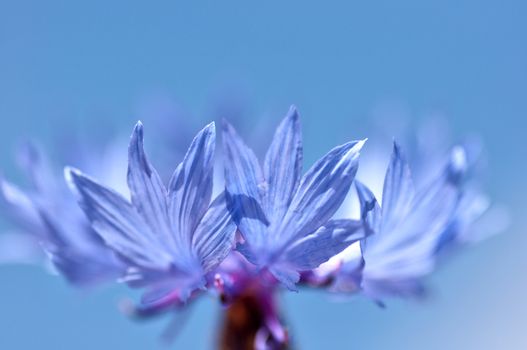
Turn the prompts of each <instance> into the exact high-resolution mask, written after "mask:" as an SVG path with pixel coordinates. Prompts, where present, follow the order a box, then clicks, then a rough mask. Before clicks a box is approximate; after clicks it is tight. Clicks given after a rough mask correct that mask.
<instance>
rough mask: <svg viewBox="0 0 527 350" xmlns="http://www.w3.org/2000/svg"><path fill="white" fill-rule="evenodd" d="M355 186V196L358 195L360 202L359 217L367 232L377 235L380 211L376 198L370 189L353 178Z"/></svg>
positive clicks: (380, 217) (380, 216)
mask: <svg viewBox="0 0 527 350" xmlns="http://www.w3.org/2000/svg"><path fill="white" fill-rule="evenodd" d="M355 188H356V189H357V196H358V197H359V202H360V215H361V219H362V221H363V222H364V224H365V225H366V230H367V231H369V233H375V234H376V235H379V234H380V229H381V227H380V225H381V220H382V213H381V208H380V207H379V203H378V202H377V199H375V196H374V195H373V193H372V191H370V189H369V188H368V187H366V185H364V184H363V183H362V182H360V181H357V180H355ZM375 237H377V236H375ZM375 237H374V239H375Z"/></svg>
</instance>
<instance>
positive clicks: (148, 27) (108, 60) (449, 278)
mask: <svg viewBox="0 0 527 350" xmlns="http://www.w3.org/2000/svg"><path fill="white" fill-rule="evenodd" d="M188 3H191V2H190V1H188V2H187V4H185V3H183V2H182V1H156V2H141V1H130V0H128V1H111V2H110V1H98V0H92V1H87V2H73V1H52V0H50V1H26V0H20V1H8V0H3V1H1V2H0V120H1V128H0V136H1V137H0V165H1V168H2V169H3V171H4V172H5V173H7V174H11V175H16V174H17V172H16V171H15V170H14V166H13V164H14V162H13V157H12V153H13V149H14V147H15V145H16V143H17V142H18V141H19V140H20V139H21V138H23V137H36V138H38V139H40V140H42V141H43V142H44V143H46V142H48V143H51V142H52V138H53V135H54V134H56V133H57V130H58V131H60V129H61V128H65V127H66V126H67V125H75V126H77V127H78V126H79V125H80V126H82V127H83V128H84V130H85V132H86V133H87V134H89V133H91V134H92V135H97V134H98V133H99V132H100V130H98V129H97V126H98V121H108V120H110V119H111V121H112V122H113V123H115V124H116V125H118V126H120V127H122V128H124V129H125V130H129V129H130V127H131V125H132V124H131V123H132V122H133V120H134V119H137V118H138V115H139V114H140V112H139V111H140V109H141V104H142V103H143V101H144V100H145V99H148V98H150V97H151V96H159V95H161V96H168V97H170V98H175V99H177V101H179V102H181V103H182V104H183V105H184V106H185V108H186V109H187V110H189V111H191V112H192V114H193V115H199V116H200V117H201V118H203V119H212V118H216V117H217V116H215V115H214V113H213V112H214V108H211V107H210V106H211V101H214V100H215V99H221V97H222V94H224V93H226V92H227V93H226V94H227V95H229V94H230V92H233V91H234V92H243V96H244V99H245V100H246V101H249V103H248V104H247V106H246V107H245V108H246V110H245V112H246V115H249V116H261V115H266V116H272V118H273V119H275V118H278V117H280V116H282V115H283V114H284V112H285V111H286V110H287V107H288V106H289V104H291V103H295V104H296V105H297V106H298V107H299V109H300V112H301V114H302V116H303V124H304V137H305V139H306V140H307V141H306V144H307V146H306V158H307V161H308V162H312V161H313V159H314V158H315V157H317V156H319V155H320V154H321V153H322V152H323V151H324V150H326V149H328V148H329V147H330V146H332V145H334V144H335V143H336V142H340V141H343V140H345V139H348V138H351V137H353V138H358V137H363V136H367V135H364V134H363V133H364V130H365V126H364V125H365V124H366V123H367V120H368V118H371V116H372V114H373V111H374V110H375V109H376V108H377V107H378V106H379V105H382V104H384V103H386V101H388V102H389V103H392V102H395V103H396V104H398V105H400V106H403V107H404V108H405V109H406V110H407V111H408V112H409V114H410V115H411V116H412V118H413V120H414V121H417V120H418V119H419V118H421V117H422V116H424V115H426V114H427V113H430V112H436V111H439V112H442V113H443V114H445V115H446V116H447V117H448V119H449V121H450V123H451V124H452V126H453V128H454V131H455V133H456V135H463V134H465V133H469V132H477V133H479V134H480V135H482V137H483V138H484V140H485V142H486V145H487V149H488V153H489V159H490V170H489V174H488V178H487V185H488V186H487V187H488V189H489V192H490V194H491V195H492V197H493V198H494V199H495V201H497V202H501V203H505V204H506V205H507V206H508V207H509V209H510V211H511V216H512V218H513V221H512V225H511V227H510V228H509V229H508V230H507V231H506V232H505V233H504V234H503V235H501V236H499V237H496V238H493V239H492V240H490V241H487V242H484V243H483V244H481V245H479V246H477V247H475V248H474V249H472V250H470V251H467V252H466V253H465V254H463V255H460V256H458V257H456V258H455V259H454V260H453V261H450V262H449V263H448V264H447V265H446V266H444V267H443V268H442V269H441V270H440V271H439V272H438V273H437V274H435V275H434V276H433V277H432V278H431V279H430V284H431V285H432V287H433V288H434V290H435V296H434V298H432V300H430V301H428V302H426V303H424V304H416V303H412V302H400V301H396V302H391V303H389V307H388V309H387V310H380V309H379V308H377V307H376V306H375V305H373V304H372V303H370V302H368V301H366V300H362V299H357V300H354V301H351V302H347V303H335V302H333V301H331V300H329V299H328V298H327V297H326V296H325V295H322V294H319V293H312V292H305V291H302V292H301V293H299V294H295V295H293V294H288V295H287V296H286V297H285V298H284V302H283V304H284V307H285V309H286V310H287V315H288V319H289V321H290V323H291V325H292V332H293V334H294V335H295V338H296V342H297V344H298V346H299V348H301V349H328V348H332V349H497V348H501V349H526V348H527V332H526V328H525V327H526V324H527V303H526V301H525V295H526V294H527V273H526V268H527V254H526V252H525V251H526V248H527V234H526V232H525V228H526V224H527V222H526V221H527V219H526V215H525V204H526V202H525V195H526V194H527V193H526V192H527V188H526V186H525V171H526V170H527V146H526V145H525V140H526V138H525V133H526V130H527V122H526V121H525V120H526V119H525V118H526V117H527V38H526V34H527V21H526V18H527V3H526V2H525V1H522V0H516V1H514V0H501V1H484V0H478V1H476V0H474V1H454V0H450V1H446V0H443V1H420V0H415V1H409V0H399V1H360V2H359V1H341V2H337V1H326V2H324V3H319V4H315V2H312V3H311V4H309V3H307V2H306V1H258V2H256V1H254V2H249V1H195V2H193V4H188ZM124 295H128V291H127V290H126V289H125V288H122V287H114V288H108V289H104V290H102V291H97V292H93V293H80V292H78V291H75V290H73V289H71V288H69V287H68V286H67V285H66V284H65V283H64V282H63V281H62V280H61V279H59V278H53V277H50V276H49V275H47V274H46V273H45V272H44V271H42V269H39V268H32V267H0V349H36V348H41V349H152V348H158V347H161V346H160V345H159V342H158V337H157V336H158V335H159V333H160V332H161V330H162V329H163V326H164V323H165V322H166V320H160V321H158V322H154V323H149V324H135V323H133V322H131V321H129V320H127V319H126V318H125V317H123V316H122V315H120V314H119V313H118V312H117V310H116V308H115V303H116V301H117V300H119V298H120V297H121V296H124ZM217 311H218V310H217V306H216V303H214V302H213V301H212V300H203V301H202V302H201V303H199V304H198V305H197V307H196V308H195V310H194V313H193V314H192V316H191V318H190V320H189V323H188V324H187V325H186V326H185V328H184V329H183V331H182V334H181V336H180V337H179V338H178V339H177V340H176V342H175V344H174V345H173V348H176V349H207V348H210V345H211V343H212V340H213V334H214V329H215V324H216V320H217Z"/></svg>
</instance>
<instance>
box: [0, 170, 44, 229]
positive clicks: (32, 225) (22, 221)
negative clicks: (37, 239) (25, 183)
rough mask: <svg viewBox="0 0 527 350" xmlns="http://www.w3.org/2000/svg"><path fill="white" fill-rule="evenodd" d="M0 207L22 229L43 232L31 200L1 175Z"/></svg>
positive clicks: (38, 215) (40, 221) (37, 213)
mask: <svg viewBox="0 0 527 350" xmlns="http://www.w3.org/2000/svg"><path fill="white" fill-rule="evenodd" d="M0 207H1V208H2V210H3V211H4V212H5V213H6V214H8V215H9V219H10V220H11V221H13V223H14V224H16V225H17V226H19V227H20V228H22V229H23V230H24V231H28V232H32V233H33V232H40V233H42V234H44V233H45V230H44V227H43V224H42V220H41V218H40V214H39V212H38V210H37V208H36V207H35V205H34V203H33V201H32V200H31V199H30V198H29V197H28V195H27V194H26V193H24V192H23V191H22V190H21V189H19V188H18V187H17V186H15V185H14V184H12V183H10V182H8V181H6V180H4V179H2V178H1V177H0ZM41 238H42V237H41Z"/></svg>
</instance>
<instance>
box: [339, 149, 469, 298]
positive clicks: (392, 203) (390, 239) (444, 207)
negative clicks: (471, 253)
mask: <svg viewBox="0 0 527 350" xmlns="http://www.w3.org/2000/svg"><path fill="white" fill-rule="evenodd" d="M465 170H466V157H465V153H464V150H463V149H462V148H460V147H456V148H454V149H453V151H452V154H451V157H450V161H449V162H448V164H447V165H446V166H445V168H444V169H443V171H442V173H441V174H440V175H439V176H438V177H437V178H436V179H434V180H433V181H431V182H430V183H429V184H428V185H427V186H424V187H423V188H422V189H420V190H419V191H416V190H415V188H414V182H413V178H412V175H411V173H410V168H409V166H408V163H407V161H406V159H405V156H404V155H403V152H402V151H401V149H400V147H399V146H398V145H397V143H394V148H393V153H392V156H391V160H390V163H389V166H388V170H387V172H386V176H385V179H384V187H383V194H382V198H383V199H382V208H381V206H380V205H379V203H378V202H377V200H376V198H375V196H374V195H373V193H372V192H371V190H370V189H369V188H368V187H366V186H365V185H363V184H362V183H360V182H358V181H356V183H355V184H356V188H357V193H358V196H359V200H360V205H361V218H362V220H363V222H364V225H365V230H366V231H368V232H370V233H371V235H370V236H368V237H367V238H366V239H364V240H363V241H362V242H361V250H362V259H363V262H362V266H361V267H360V268H359V269H358V270H357V271H358V273H360V287H361V288H362V290H363V292H364V293H365V294H366V295H368V296H370V297H372V298H374V299H376V300H379V299H381V298H383V297H386V296H417V295H420V294H421V293H422V292H423V286H422V283H421V280H422V278H423V277H424V276H426V275H427V274H428V273H430V272H431V271H432V270H433V268H434V266H435V263H436V252H437V245H438V242H439V241H440V239H441V237H442V235H443V234H444V232H445V230H446V229H447V228H448V226H449V225H450V223H451V222H452V220H453V219H454V218H455V215H456V213H457V208H458V206H459V203H460V198H461V186H460V185H461V182H462V177H463V175H464V173H465ZM348 277H349V276H348Z"/></svg>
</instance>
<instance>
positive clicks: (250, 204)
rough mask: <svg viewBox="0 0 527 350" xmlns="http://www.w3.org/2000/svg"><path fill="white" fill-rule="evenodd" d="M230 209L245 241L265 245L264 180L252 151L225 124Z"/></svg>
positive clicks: (227, 198) (255, 246) (226, 184)
mask: <svg viewBox="0 0 527 350" xmlns="http://www.w3.org/2000/svg"><path fill="white" fill-rule="evenodd" d="M223 147H224V151H225V187H226V200H227V206H228V208H229V211H230V213H231V216H232V219H233V220H234V222H235V223H236V224H237V225H238V228H239V230H240V232H241V233H242V235H243V237H244V238H245V240H246V241H247V242H248V243H249V244H250V245H251V246H252V247H253V248H256V249H258V248H259V247H263V246H264V244H265V242H266V238H267V237H266V233H267V226H268V221H267V218H266V215H265V213H264V211H263V208H262V197H263V196H264V194H265V188H264V187H265V181H264V178H263V175H262V171H261V169H260V165H259V164H258V160H257V159H256V156H255V155H254V153H253V151H252V150H251V149H250V148H248V147H247V146H246V145H245V143H244V142H243V141H242V140H241V138H240V137H239V136H238V135H237V134H236V131H235V130H234V128H233V127H232V126H231V125H229V124H228V123H227V122H224V123H223Z"/></svg>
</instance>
